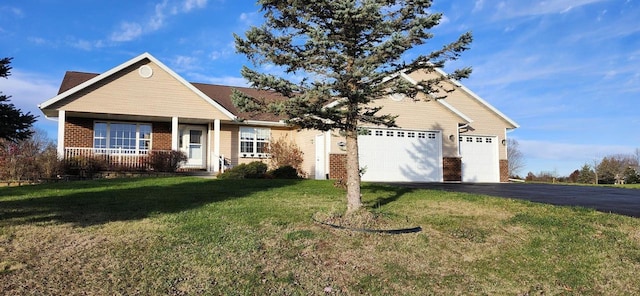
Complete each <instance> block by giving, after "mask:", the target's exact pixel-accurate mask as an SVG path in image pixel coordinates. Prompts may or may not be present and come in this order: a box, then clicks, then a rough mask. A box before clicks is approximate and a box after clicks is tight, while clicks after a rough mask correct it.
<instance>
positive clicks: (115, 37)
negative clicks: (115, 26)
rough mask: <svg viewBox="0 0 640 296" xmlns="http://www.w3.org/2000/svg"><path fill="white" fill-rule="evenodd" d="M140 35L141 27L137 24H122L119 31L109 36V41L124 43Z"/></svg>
mask: <svg viewBox="0 0 640 296" xmlns="http://www.w3.org/2000/svg"><path fill="white" fill-rule="evenodd" d="M140 35H142V26H141V25H140V24H138V23H130V22H124V23H122V24H120V29H119V30H118V31H116V32H114V33H112V34H111V38H110V39H111V41H115V42H125V41H131V40H133V39H136V38H138V37H139V36H140Z"/></svg>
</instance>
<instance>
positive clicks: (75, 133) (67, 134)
mask: <svg viewBox="0 0 640 296" xmlns="http://www.w3.org/2000/svg"><path fill="white" fill-rule="evenodd" d="M64 146H65V147H82V148H92V147H93V119H91V118H78V117H67V118H66V120H65V123H64Z"/></svg>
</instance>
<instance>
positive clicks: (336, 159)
mask: <svg viewBox="0 0 640 296" xmlns="http://www.w3.org/2000/svg"><path fill="white" fill-rule="evenodd" d="M329 179H342V180H346V179H347V155H346V154H329Z"/></svg>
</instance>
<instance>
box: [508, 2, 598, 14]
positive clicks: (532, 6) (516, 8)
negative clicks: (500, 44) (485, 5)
mask: <svg viewBox="0 0 640 296" xmlns="http://www.w3.org/2000/svg"><path fill="white" fill-rule="evenodd" d="M604 1H607V0H547V1H532V2H531V1H501V2H499V3H498V4H496V16H498V17H499V18H514V17H520V16H535V15H545V14H561V13H567V12H569V11H571V10H572V9H574V8H577V7H580V6H584V5H589V4H592V3H598V2H604Z"/></svg>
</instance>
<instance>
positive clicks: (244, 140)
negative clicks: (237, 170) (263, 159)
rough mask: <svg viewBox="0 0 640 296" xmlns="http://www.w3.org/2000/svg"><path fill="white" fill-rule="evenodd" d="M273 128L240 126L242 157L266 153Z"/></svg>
mask: <svg viewBox="0 0 640 296" xmlns="http://www.w3.org/2000/svg"><path fill="white" fill-rule="evenodd" d="M270 137H271V129H268V128H257V127H240V153H241V156H242V157H258V156H261V155H259V154H263V153H266V152H267V151H266V150H267V146H269V140H270Z"/></svg>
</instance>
